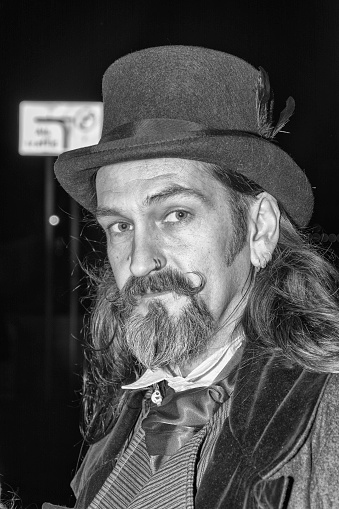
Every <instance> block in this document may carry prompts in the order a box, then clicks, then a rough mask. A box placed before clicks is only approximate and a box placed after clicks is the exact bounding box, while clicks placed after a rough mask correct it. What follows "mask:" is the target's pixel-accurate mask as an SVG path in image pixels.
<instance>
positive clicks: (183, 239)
mask: <svg viewBox="0 0 339 509" xmlns="http://www.w3.org/2000/svg"><path fill="white" fill-rule="evenodd" d="M220 178H221V176H220V174H219V176H218V178H216V172H215V171H213V166H212V165H208V164H206V163H200V162H196V161H189V160H185V159H165V158H161V159H151V160H141V161H131V162H125V163H117V164H113V165H109V166H105V167H103V168H101V169H100V170H99V171H98V173H97V179H96V191H97V202H98V207H97V212H96V215H97V219H98V221H99V223H100V224H101V226H102V227H103V229H104V230H105V233H106V237H107V253H108V259H109V262H110V264H111V267H112V271H113V275H114V278H115V281H116V284H117V287H118V289H119V290H120V292H121V293H122V296H123V297H124V298H123V303H122V314H123V316H124V320H125V323H124V327H125V331H126V341H127V344H128V346H129V347H130V348H131V349H132V351H133V353H134V354H135V355H136V357H137V358H138V360H139V361H140V362H142V363H143V364H144V365H146V366H147V367H153V368H154V367H159V366H160V365H166V364H169V363H170V362H180V361H181V362H187V361H189V360H192V357H193V358H194V357H196V356H198V355H199V354H203V353H204V351H205V350H207V349H208V347H209V346H211V343H212V344H213V346H214V347H215V346H219V344H218V341H216V339H217V338H218V330H219V329H221V328H222V327H223V326H224V325H225V324H228V323H229V322H230V321H232V322H233V326H234V322H236V321H237V320H238V319H239V315H240V311H241V310H242V308H243V305H244V295H245V293H246V289H247V288H248V282H249V281H250V279H251V272H252V268H253V267H259V266H260V264H262V263H263V260H264V259H265V257H267V256H268V253H270V254H272V252H273V250H274V248H275V245H276V243H277V241H278V237H279V208H278V205H277V203H276V200H275V199H274V198H273V197H272V196H271V195H269V194H268V193H265V192H262V193H260V194H259V195H258V196H252V197H247V198H246V197H245V196H244V195H242V194H240V193H237V192H236V191H234V190H232V189H231V188H230V187H229V186H225V184H223V183H222V182H221V180H220ZM253 194H254V193H253ZM201 283H203V284H201ZM195 289H196V290H195ZM131 296H132V297H133V299H132V302H131V299H130V297H131ZM146 337H147V338H148V341H145V338H146ZM219 341H220V340H219ZM221 345H222V342H220V346H221Z"/></svg>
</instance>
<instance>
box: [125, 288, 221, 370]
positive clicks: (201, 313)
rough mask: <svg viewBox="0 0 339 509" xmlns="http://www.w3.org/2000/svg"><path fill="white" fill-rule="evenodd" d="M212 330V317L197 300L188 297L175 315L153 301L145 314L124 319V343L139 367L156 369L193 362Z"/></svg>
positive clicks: (213, 327)
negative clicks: (186, 302) (187, 300)
mask: <svg viewBox="0 0 339 509" xmlns="http://www.w3.org/2000/svg"><path fill="white" fill-rule="evenodd" d="M214 330H215V322H214V318H213V316H212V314H211V313H210V311H209V310H208V308H207V306H206V304H205V303H204V302H203V300H202V299H201V298H200V297H197V296H190V297H189V303H188V304H186V305H185V306H184V307H183V309H182V310H181V311H180V313H179V315H178V316H171V315H170V314H169V312H168V310H167V309H166V307H165V305H164V304H163V303H162V302H159V301H157V300H153V301H151V302H150V303H149V305H148V312H147V314H146V315H141V314H139V313H137V312H135V311H134V312H133V313H130V314H129V316H127V317H126V316H125V320H124V326H123V340H124V342H125V344H126V346H127V348H128V349H129V350H130V352H131V353H132V354H133V355H134V356H135V358H136V359H137V361H138V362H139V363H140V364H141V365H143V366H144V367H145V368H149V369H152V370H155V369H157V368H160V367H165V366H168V365H176V364H183V363H186V362H189V361H193V360H194V359H195V358H196V357H198V356H199V355H201V354H202V353H203V352H205V351H206V350H207V346H208V344H209V341H210V338H211V336H212V334H213V332H214Z"/></svg>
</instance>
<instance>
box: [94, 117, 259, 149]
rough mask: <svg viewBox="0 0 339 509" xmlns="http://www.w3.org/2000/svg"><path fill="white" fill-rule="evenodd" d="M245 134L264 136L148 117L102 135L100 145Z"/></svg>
mask: <svg viewBox="0 0 339 509" xmlns="http://www.w3.org/2000/svg"><path fill="white" fill-rule="evenodd" d="M194 134H196V135H197V136H202V135H205V136H211V135H214V136H218V135H219V136H244V137H255V138H260V139H263V140H264V141H267V140H265V139H264V138H262V137H261V136H260V135H259V134H257V133H254V132H249V131H241V130H239V129H216V128H213V127H207V126H205V125H202V124H197V123H196V122H190V121H189V120H181V119H173V118H148V119H143V120H137V121H134V122H128V123H127V124H123V125H119V126H117V127H115V128H114V129H112V130H111V131H109V132H108V133H106V134H104V135H103V136H102V137H101V140H100V142H99V145H100V144H102V143H108V142H111V141H117V140H122V139H126V138H157V139H163V140H167V139H173V138H174V139H175V138H180V136H183V135H190V137H191V136H194Z"/></svg>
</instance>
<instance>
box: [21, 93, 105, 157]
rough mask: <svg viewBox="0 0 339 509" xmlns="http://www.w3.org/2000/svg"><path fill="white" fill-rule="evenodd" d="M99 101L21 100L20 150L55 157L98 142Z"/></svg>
mask: <svg viewBox="0 0 339 509" xmlns="http://www.w3.org/2000/svg"><path fill="white" fill-rule="evenodd" d="M102 115H103V113H102V103H101V102H73V101H64V102H62V101H50V102H48V101H22V102H21V103H20V106H19V153H20V154H21V155H31V156H33V155H40V156H57V155H59V154H61V153H62V152H65V151H66V150H73V149H76V148H80V147H87V146H89V145H95V144H97V143H98V141H99V139H100V136H101V129H102Z"/></svg>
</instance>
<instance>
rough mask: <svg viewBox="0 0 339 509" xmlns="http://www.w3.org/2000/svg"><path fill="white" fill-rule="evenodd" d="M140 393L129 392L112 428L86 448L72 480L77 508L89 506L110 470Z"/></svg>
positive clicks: (137, 411)
mask: <svg viewBox="0 0 339 509" xmlns="http://www.w3.org/2000/svg"><path fill="white" fill-rule="evenodd" d="M143 397H144V391H139V392H132V393H131V395H130V397H129V399H128V401H127V403H126V404H125V406H124V407H123V409H122V411H121V414H120V415H119V417H118V420H117V422H116V424H115V425H114V428H113V430H112V431H111V432H110V433H109V434H108V435H107V436H105V437H104V438H103V439H102V440H100V441H99V442H97V443H96V444H94V445H92V446H91V448H90V449H89V451H88V453H87V456H86V458H85V460H84V462H83V463H82V465H81V467H80V469H79V470H78V472H77V474H76V476H75V478H74V479H73V481H72V488H73V491H74V493H75V495H76V497H77V502H76V505H75V507H76V508H77V509H84V508H87V507H88V506H89V504H90V503H91V502H92V500H93V498H94V496H95V495H96V494H97V492H98V491H99V489H100V488H101V486H102V485H103V483H104V482H105V480H106V479H107V477H108V475H109V474H110V473H111V471H112V469H113V466H114V463H115V460H116V457H117V455H118V453H119V452H120V450H121V448H122V447H123V445H124V443H125V441H126V440H127V438H128V436H129V434H130V433H131V431H132V429H133V427H134V425H135V423H136V421H137V419H138V417H139V415H140V411H141V405H142V400H143Z"/></svg>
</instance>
